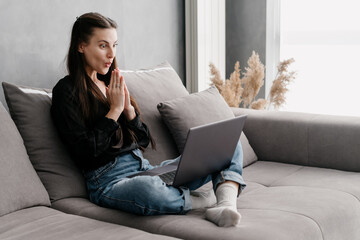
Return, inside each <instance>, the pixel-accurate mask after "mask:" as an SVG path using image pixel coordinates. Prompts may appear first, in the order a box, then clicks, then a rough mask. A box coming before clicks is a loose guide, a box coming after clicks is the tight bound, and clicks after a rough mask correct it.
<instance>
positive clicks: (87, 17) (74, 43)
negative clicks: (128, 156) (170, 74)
mask: <svg viewBox="0 0 360 240" xmlns="http://www.w3.org/2000/svg"><path fill="white" fill-rule="evenodd" d="M95 28H102V29H105V28H114V29H116V28H117V24H116V22H115V21H114V20H112V19H110V18H107V17H104V16H103V15H101V14H99V13H85V14H83V15H81V16H80V17H78V18H77V19H76V21H75V23H74V25H73V28H72V31H71V41H70V47H69V52H68V55H67V68H68V72H69V76H70V78H71V79H72V80H73V81H74V96H76V97H77V98H78V100H79V103H80V109H81V112H82V117H83V120H84V123H85V124H86V125H87V126H91V125H92V124H93V123H94V120H95V116H96V115H97V113H96V112H94V111H96V109H98V104H99V102H100V103H102V104H104V105H105V106H107V107H108V108H109V109H110V104H109V102H108V101H107V99H106V98H105V97H104V96H103V94H102V93H101V91H100V89H99V88H98V87H97V86H96V84H95V83H94V82H93V81H92V80H91V78H90V77H89V76H88V74H87V73H86V70H85V66H86V61H85V57H84V55H83V53H80V52H79V51H78V47H79V44H81V43H88V42H89V40H90V38H91V36H92V35H93V32H94V29H95ZM115 68H117V63H116V57H114V60H113V62H112V64H111V66H110V69H109V71H108V73H107V74H105V75H101V74H98V78H99V79H101V80H103V81H104V82H105V84H106V85H108V84H109V82H110V77H111V72H112V71H113V70H114V69H115ZM93 98H95V101H93ZM96 100H97V101H96ZM130 101H131V105H132V106H133V107H134V108H135V111H136V112H137V113H138V114H139V115H140V109H139V106H138V104H137V103H136V101H135V99H134V98H133V97H132V96H130ZM118 122H119V124H120V125H121V128H120V129H119V130H118V131H117V132H116V136H117V141H118V144H117V146H118V147H121V145H123V143H126V142H129V141H131V142H133V141H136V140H137V139H136V135H135V134H134V132H133V131H132V130H131V129H129V128H127V127H126V126H127V125H126V119H125V116H124V114H121V115H120V117H119V119H118ZM150 141H151V145H152V148H153V149H155V148H156V146H155V141H154V139H153V138H152V136H151V135H150ZM140 148H141V150H144V149H143V148H142V147H140Z"/></svg>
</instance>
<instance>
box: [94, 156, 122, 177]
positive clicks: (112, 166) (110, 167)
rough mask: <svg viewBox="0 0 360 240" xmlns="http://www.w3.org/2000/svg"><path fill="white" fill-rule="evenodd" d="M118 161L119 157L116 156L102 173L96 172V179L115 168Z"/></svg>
mask: <svg viewBox="0 0 360 240" xmlns="http://www.w3.org/2000/svg"><path fill="white" fill-rule="evenodd" d="M116 163H117V159H116V158H115V160H114V162H113V163H112V164H111V165H110V166H109V167H107V168H106V169H104V170H103V171H101V172H100V173H98V174H96V175H95V176H94V178H95V179H96V181H97V180H98V179H99V178H101V177H102V176H104V174H105V173H107V172H109V171H110V170H111V169H113V168H114V166H115V165H116Z"/></svg>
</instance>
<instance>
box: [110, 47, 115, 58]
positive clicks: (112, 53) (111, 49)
mask: <svg viewBox="0 0 360 240" xmlns="http://www.w3.org/2000/svg"><path fill="white" fill-rule="evenodd" d="M115 53H116V49H115V48H109V51H108V57H109V58H113V57H115Z"/></svg>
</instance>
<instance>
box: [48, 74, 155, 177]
mask: <svg viewBox="0 0 360 240" xmlns="http://www.w3.org/2000/svg"><path fill="white" fill-rule="evenodd" d="M73 90H74V83H73V81H72V79H71V78H70V77H69V76H66V77H64V78H63V79H61V80H60V81H59V82H58V83H57V84H56V85H55V87H54V88H53V91H52V106H51V115H52V118H53V121H54V123H55V126H56V128H57V130H58V132H59V135H60V138H61V139H62V141H63V142H64V143H65V145H66V146H67V148H68V149H69V151H70V153H71V155H72V157H73V159H74V161H75V163H76V164H77V165H78V166H79V167H80V168H81V169H83V170H85V171H88V170H94V169H97V168H99V167H101V166H103V165H105V164H106V163H108V162H110V161H112V160H114V159H115V157H116V156H118V155H120V154H123V153H126V152H129V151H131V150H133V149H136V148H138V147H139V146H142V147H144V148H145V147H147V146H148V145H149V142H150V138H149V130H148V127H147V126H146V125H145V124H144V123H143V122H142V121H141V120H140V117H139V115H138V113H137V112H136V117H135V118H134V119H133V120H131V121H127V122H126V124H127V127H128V128H129V129H131V130H133V131H134V133H135V135H136V138H137V142H124V144H123V146H122V147H121V148H118V147H114V146H115V145H116V144H117V142H116V134H115V133H116V131H119V129H120V130H121V125H120V124H119V120H118V121H117V122H116V121H114V120H112V119H110V118H107V117H105V115H106V114H107V113H108V111H109V107H108V106H107V105H105V104H103V103H101V102H100V101H98V100H96V99H95V98H93V99H91V100H92V101H97V102H98V104H95V106H98V109H97V110H96V112H97V113H98V114H97V115H96V116H95V120H94V124H92V125H91V126H87V125H86V124H85V122H84V121H83V120H82V117H81V111H80V110H81V109H80V105H79V101H78V99H77V98H76V97H74V94H73ZM90 96H92V95H90Z"/></svg>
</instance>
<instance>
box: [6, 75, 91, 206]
mask: <svg viewBox="0 0 360 240" xmlns="http://www.w3.org/2000/svg"><path fill="white" fill-rule="evenodd" d="M3 89H4V93H5V98H6V102H7V104H8V107H9V111H10V114H11V117H12V119H13V120H14V122H15V124H16V126H17V128H18V129H19V132H20V134H21V136H22V138H23V140H24V144H25V147H26V150H27V153H28V155H29V158H30V160H31V163H32V164H33V166H34V168H35V170H36V172H37V173H38V175H39V177H40V179H41V181H42V182H43V184H44V186H45V188H46V190H47V191H48V193H49V195H50V199H51V201H56V200H59V199H62V198H67V197H87V192H86V186H85V180H84V178H83V176H82V174H81V172H80V171H79V169H78V168H77V167H76V166H75V164H74V163H73V161H72V159H71V157H70V155H69V153H68V151H67V150H66V148H65V146H64V144H63V143H62V142H61V140H60V138H59V136H58V133H57V130H56V128H55V126H54V124H53V121H52V118H51V114H50V106H51V90H49V89H41V88H31V87H26V86H17V85H14V84H10V83H5V82H3Z"/></svg>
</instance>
